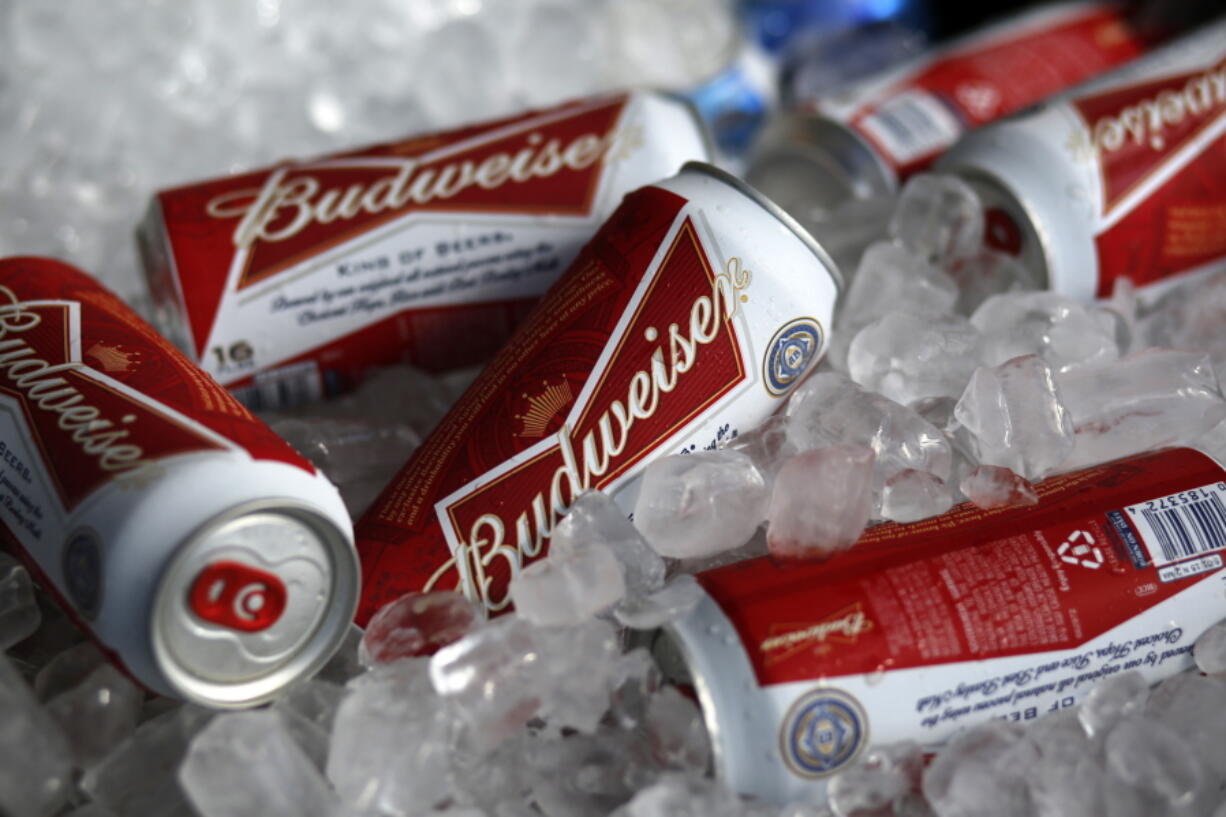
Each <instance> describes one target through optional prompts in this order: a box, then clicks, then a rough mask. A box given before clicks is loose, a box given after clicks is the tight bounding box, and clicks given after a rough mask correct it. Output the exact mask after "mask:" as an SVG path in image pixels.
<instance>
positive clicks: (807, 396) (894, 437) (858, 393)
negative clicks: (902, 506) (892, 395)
mask: <svg viewBox="0 0 1226 817" xmlns="http://www.w3.org/2000/svg"><path fill="white" fill-rule="evenodd" d="M787 419H788V425H787V434H788V441H789V443H790V444H791V445H792V446H793V447H794V448H795V449H796V450H798V451H808V450H812V449H815V448H819V447H822V446H828V445H832V444H836V443H847V444H850V445H862V446H866V447H868V448H871V449H873V452H874V454H875V455H876V461H875V465H874V484H875V485H876V486H880V485H882V484H883V483H884V482H885V480H886V478H888V477H889V476H890V475H892V474H896V473H898V472H899V471H902V470H904V469H907V468H912V469H914V470H916V471H927V472H928V473H931V474H935V475H936V476H937V477H939V478H941V479H945V478H946V477H948V476H949V473H950V467H951V465H952V462H953V455H952V452H951V451H950V446H949V441H948V440H947V439H946V437H945V434H944V433H942V432H941V430H940V429H938V428H935V427H934V426H933V425H932V424H931V423H929V422H928V421H926V420H925V419H924V418H922V417H920V416H919V415H918V414H916V413H915V411H913V410H912V409H910V408H907V407H906V406H901V405H899V404H898V403H895V402H894V401H893V400H890V399H888V398H886V397H883V396H881V395H879V394H876V393H875V392H871V391H866V390H865V389H862V388H861V387H860V386H858V385H856V384H855V383H853V382H852V381H851V380H849V379H848V378H847V377H846V376H844V375H841V374H838V373H836V372H817V373H816V374H814V375H813V376H812V377H810V378H809V379H808V380H807V381H806V382H805V383H804V384H802V385H801V386H800V388H798V389H797V390H796V391H795V392H794V393H793V395H792V397H791V399H790V400H789V401H788V404H787Z"/></svg>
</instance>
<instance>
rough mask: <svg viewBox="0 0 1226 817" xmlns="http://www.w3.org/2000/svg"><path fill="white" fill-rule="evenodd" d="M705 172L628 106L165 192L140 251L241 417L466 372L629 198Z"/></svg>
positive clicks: (628, 97) (666, 104) (677, 140)
mask: <svg viewBox="0 0 1226 817" xmlns="http://www.w3.org/2000/svg"><path fill="white" fill-rule="evenodd" d="M709 155H710V151H709V149H708V147H707V142H706V138H705V134H704V131H703V129H702V125H701V123H700V122H699V121H698V119H697V118H696V116H695V114H694V113H693V110H692V108H691V107H690V106H689V105H688V104H687V103H685V102H683V101H680V100H678V99H674V98H672V97H667V96H664V95H661V94H657V93H650V92H637V93H631V94H621V95H616V96H604V97H599V98H595V99H588V100H583V101H579V102H573V103H569V104H566V105H561V106H559V107H556V108H552V109H549V110H544V111H533V112H529V113H525V114H522V115H520V116H517V117H514V118H511V119H502V120H498V121H495V122H488V123H484V124H480V125H474V126H471V127H466V128H462V129H460V130H454V131H449V132H447V133H440V134H431V135H427V136H420V137H416V138H413V139H409V140H406V141H402V142H394V143H389V144H384V145H377V146H375V147H372V148H367V149H365V150H360V151H356V152H353V153H346V154H341V155H336V156H329V157H325V158H323V159H319V160H316V161H310V162H301V163H285V164H281V165H278V166H276V167H272V168H266V169H264V170H259V171H255V172H252V173H247V174H243V175H240V176H232V177H228V178H223V179H218V180H214V181H208V182H203V183H199V184H192V185H188V186H186V187H180V188H177V189H174V190H166V191H163V192H161V193H158V194H157V195H156V196H155V197H154V199H153V202H152V204H151V205H150V208H149V212H148V215H147V217H146V219H145V221H144V224H143V225H142V227H141V228H140V230H139V232H138V237H139V241H140V245H141V248H142V258H143V260H144V267H145V272H146V275H147V277H148V279H149V284H150V289H151V291H152V293H153V298H154V302H155V309H156V312H157V315H158V318H157V323H158V325H159V328H161V329H162V330H163V332H164V333H166V334H167V335H168V336H169V337H170V338H171V339H172V340H174V341H175V342H176V343H177V344H178V345H179V347H180V348H181V349H183V350H184V351H185V352H186V353H187V354H188V356H189V357H191V359H192V360H193V361H195V362H196V363H198V364H199V365H200V366H201V368H203V369H204V370H205V371H207V372H208V373H209V374H211V375H213V376H214V377H215V378H216V379H217V381H218V382H219V383H221V384H222V385H224V386H226V387H227V388H229V389H230V390H231V391H233V392H234V393H235V394H236V395H237V396H238V397H239V399H240V400H241V401H242V402H244V403H246V404H247V405H248V406H251V407H260V408H272V407H278V406H283V405H289V404H293V403H298V402H303V401H307V400H313V399H317V398H319V397H322V396H326V395H331V394H335V393H338V392H340V391H343V390H344V389H345V388H347V387H349V386H350V385H352V384H354V383H355V381H357V380H358V379H359V378H360V376H361V374H362V372H363V371H364V370H366V369H367V368H369V367H371V366H374V365H380V364H388V363H395V362H407V363H412V364H414V365H416V366H418V367H420V368H423V369H427V370H431V371H440V370H445V369H451V368H457V367H462V366H469V365H474V364H476V363H479V362H482V361H484V360H485V359H487V358H488V357H489V356H490V355H492V354H493V353H494V351H496V350H497V349H498V347H499V346H500V345H501V344H502V342H503V341H504V340H505V339H506V338H507V337H508V336H509V335H510V333H511V331H512V329H513V328H514V326H515V325H516V324H517V323H518V322H519V321H520V319H521V318H522V316H523V315H525V314H526V313H527V311H528V309H529V308H530V306H531V304H532V303H533V302H534V301H535V300H536V299H537V298H538V297H539V296H540V295H541V293H542V292H544V291H545V289H546V288H547V287H548V286H549V285H550V284H551V283H552V282H553V281H554V279H555V278H557V277H558V274H559V273H561V271H562V270H563V269H565V268H566V265H567V264H569V263H570V261H571V259H573V258H574V256H575V254H576V253H577V252H578V251H579V248H580V247H581V246H582V245H583V243H584V242H585V241H587V239H588V238H590V237H591V235H592V233H594V232H595V231H596V228H597V227H598V226H599V225H600V223H601V222H602V221H603V220H604V219H605V217H606V216H608V215H609V213H611V212H612V211H613V209H614V208H615V207H616V206H617V205H618V203H619V202H620V201H621V198H622V196H623V195H625V194H626V193H627V192H629V191H630V190H633V189H635V188H637V187H640V186H642V185H644V184H647V183H649V182H653V181H655V180H657V179H660V178H663V177H665V176H668V175H670V174H673V173H676V172H677V170H678V169H679V168H680V167H681V165H682V163H684V162H685V161H687V160H690V159H703V158H707V157H708V156H709Z"/></svg>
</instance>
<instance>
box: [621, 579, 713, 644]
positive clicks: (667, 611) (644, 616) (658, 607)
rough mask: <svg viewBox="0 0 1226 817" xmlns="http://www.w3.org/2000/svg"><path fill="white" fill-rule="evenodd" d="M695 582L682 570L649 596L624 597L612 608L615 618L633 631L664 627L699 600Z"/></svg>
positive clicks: (688, 610) (697, 586)
mask: <svg viewBox="0 0 1226 817" xmlns="http://www.w3.org/2000/svg"><path fill="white" fill-rule="evenodd" d="M702 596H703V591H702V588H701V587H700V586H699V585H698V581H697V580H696V579H695V578H694V577H693V576H691V575H689V574H686V573H683V574H681V575H679V576H676V577H674V578H673V579H671V580H670V581H669V582H668V584H666V585H664V587H662V588H661V589H659V590H657V591H656V592H655V593H652V594H651V595H649V596H635V597H631V598H627V599H626V600H625V601H623V602H622V603H621V604H619V605H617V607H616V608H614V610H613V614H614V615H615V616H616V617H617V620H618V621H619V622H621V624H622V625H623V626H625V627H629V628H631V629H634V630H650V629H655V628H656V627H663V626H664V625H665V624H667V623H668V622H670V621H676V620H677V619H679V618H681V617H682V616H684V615H686V614H687V613H689V612H690V611H691V610H693V609H694V607H696V606H697V605H698V602H699V601H701V600H702Z"/></svg>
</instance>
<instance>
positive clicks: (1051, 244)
mask: <svg viewBox="0 0 1226 817" xmlns="http://www.w3.org/2000/svg"><path fill="white" fill-rule="evenodd" d="M940 169H941V170H944V171H948V172H953V173H958V174H960V175H961V176H963V177H964V178H965V179H966V180H967V182H969V183H970V184H971V185H972V186H973V187H975V188H976V190H977V191H978V193H979V195H980V198H981V199H983V202H984V205H985V206H986V207H987V208H988V223H987V228H988V229H987V240H988V243H989V244H990V245H992V246H993V247H995V248H996V249H1000V250H1004V251H1006V252H1010V253H1013V254H1014V255H1018V256H1020V257H1021V259H1022V261H1023V262H1024V263H1025V264H1026V265H1027V266H1029V267H1030V268H1031V269H1032V270H1034V271H1035V273H1036V274H1038V275H1039V276H1041V277H1043V278H1045V279H1046V282H1047V285H1048V286H1049V287H1050V288H1051V289H1054V290H1056V291H1058V292H1061V293H1063V294H1065V295H1070V296H1072V297H1075V298H1082V299H1088V298H1092V297H1095V296H1102V297H1105V296H1108V295H1110V294H1111V291H1112V288H1113V287H1114V286H1115V281H1116V280H1117V279H1119V278H1128V279H1130V280H1131V281H1132V283H1134V284H1136V285H1138V286H1139V285H1142V284H1147V283H1150V282H1153V281H1156V280H1158V279H1161V278H1166V277H1168V276H1171V275H1174V274H1176V273H1191V272H1194V271H1197V270H1205V271H1209V270H1215V269H1221V268H1223V267H1224V266H1226V21H1219V22H1217V23H1215V24H1213V25H1210V26H1207V27H1205V28H1203V29H1201V30H1199V31H1197V32H1195V33H1193V34H1191V35H1188V36H1186V37H1183V38H1181V39H1179V40H1177V41H1175V42H1173V43H1170V44H1169V45H1166V46H1164V47H1163V48H1161V49H1158V50H1156V51H1154V52H1152V53H1150V54H1148V55H1146V56H1145V57H1143V58H1141V59H1139V60H1137V61H1136V62H1134V63H1132V64H1130V65H1127V66H1125V67H1123V68H1120V69H1118V70H1116V71H1114V72H1112V73H1111V74H1108V75H1106V76H1104V77H1101V78H1100V79H1097V80H1095V81H1093V82H1090V83H1087V84H1086V85H1084V86H1082V87H1080V88H1077V89H1074V90H1073V91H1071V92H1069V93H1068V94H1065V95H1061V96H1059V97H1057V98H1055V99H1053V100H1050V101H1048V102H1047V103H1045V104H1043V105H1041V106H1038V107H1036V108H1034V109H1032V110H1029V111H1026V112H1024V113H1021V114H1018V115H1017V116H1015V117H1011V118H1009V119H1007V120H1003V121H1001V122H996V123H994V124H992V125H989V126H988V127H986V128H983V129H981V130H978V131H975V132H974V133H971V134H968V135H967V136H966V138H964V139H963V140H962V141H960V142H959V143H958V144H957V145H956V146H955V147H954V148H952V149H951V150H950V151H949V153H948V154H946V156H945V157H944V158H943V159H942V160H941V164H940Z"/></svg>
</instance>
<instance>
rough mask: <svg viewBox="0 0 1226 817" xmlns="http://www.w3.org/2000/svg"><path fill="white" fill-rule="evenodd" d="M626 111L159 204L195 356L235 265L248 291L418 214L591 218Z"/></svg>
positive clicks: (594, 113)
mask: <svg viewBox="0 0 1226 817" xmlns="http://www.w3.org/2000/svg"><path fill="white" fill-rule="evenodd" d="M626 101H627V97H625V96H616V97H611V98H608V99H606V100H602V101H599V102H597V103H592V102H590V101H589V102H585V103H571V104H568V105H564V106H561V107H559V108H556V109H552V110H549V111H545V112H531V113H528V114H524V115H521V116H517V117H515V118H513V119H504V120H498V121H495V122H490V123H485V124H482V125H479V126H473V127H468V128H463V129H460V130H455V131H450V132H447V133H442V134H434V135H430V136H423V137H418V138H415V139H411V140H407V141H403V142H397V143H389V144H385V145H378V146H375V147H372V148H368V149H365V150H361V151H355V152H352V153H347V154H342V155H337V156H332V157H328V158H324V159H320V160H318V161H314V162H308V163H302V164H286V165H282V166H279V167H275V168H269V169H267V170H262V171H257V172H254V173H248V174H245V175H242V176H234V177H230V178H226V179H221V180H218V181H213V182H206V183H203V184H197V185H192V186H189V187H182V188H178V189H176V190H169V191H165V192H163V193H160V194H159V195H158V200H159V202H160V204H161V208H162V213H163V217H164V219H165V223H166V232H167V235H168V237H169V240H170V245H171V249H172V252H173V255H174V261H175V270H176V274H177V276H178V278H179V281H180V286H181V287H182V290H183V297H184V300H185V303H186V305H187V308H188V322H189V324H190V327H191V330H192V335H193V338H194V339H195V342H196V345H197V349H196V351H197V354H200V355H203V353H204V344H205V343H206V342H207V337H208V334H209V330H210V328H211V326H212V324H213V320H214V318H215V316H216V313H217V309H218V306H219V304H220V302H221V297H222V294H223V292H224V291H225V289H226V286H227V281H228V280H229V278H230V275H231V270H232V267H233V265H234V264H235V263H236V262H237V263H238V264H239V266H240V271H239V272H238V281H237V284H236V286H237V287H238V288H239V289H242V288H244V287H247V286H250V285H252V284H254V283H257V282H259V281H263V280H265V279H267V278H268V277H269V276H272V275H275V274H276V273H277V272H279V271H281V270H283V269H286V268H287V267H289V266H292V265H294V264H297V263H298V262H301V261H303V260H305V259H308V258H311V257H313V256H316V255H319V254H320V253H322V252H324V251H325V250H327V249H328V248H330V247H333V246H336V245H338V244H340V243H342V242H345V241H349V240H351V239H353V238H355V237H357V236H359V235H362V234H364V233H368V232H370V231H371V230H374V229H376V228H378V227H380V226H382V225H384V224H386V223H388V222H389V221H391V220H394V219H397V218H401V217H403V216H404V215H406V214H408V213H411V212H429V211H447V212H472V213H520V214H536V215H541V216H550V215H555V216H557V215H587V214H588V213H589V212H590V210H591V206H592V200H593V196H594V195H595V192H596V189H597V187H598V185H599V182H600V176H601V172H602V170H603V167H604V157H605V154H606V152H607V151H608V148H609V146H610V141H611V139H612V138H613V135H614V133H615V130H616V126H617V122H618V119H619V117H620V116H621V113H622V110H623V108H624V107H625V104H626ZM509 188H514V192H511V190H510V189H509Z"/></svg>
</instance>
